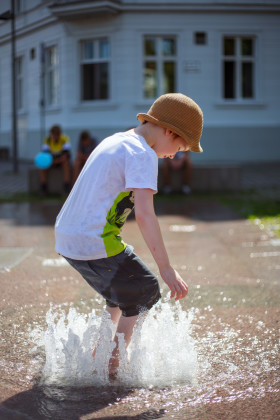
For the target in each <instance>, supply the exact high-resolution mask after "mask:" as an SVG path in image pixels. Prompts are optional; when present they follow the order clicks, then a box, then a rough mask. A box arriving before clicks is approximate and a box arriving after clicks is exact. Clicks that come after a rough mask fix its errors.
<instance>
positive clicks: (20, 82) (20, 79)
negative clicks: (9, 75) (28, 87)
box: [15, 54, 25, 113]
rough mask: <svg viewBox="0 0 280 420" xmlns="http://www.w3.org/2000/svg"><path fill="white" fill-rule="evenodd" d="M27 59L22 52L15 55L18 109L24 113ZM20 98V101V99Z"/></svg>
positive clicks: (18, 111)
mask: <svg viewBox="0 0 280 420" xmlns="http://www.w3.org/2000/svg"><path fill="white" fill-rule="evenodd" d="M19 62H21V71H20V73H19V72H18V63H19ZM24 66H25V59H24V54H20V55H18V56H17V57H15V82H16V86H15V89H16V111H17V113H22V112H23V111H24V110H25V96H24V85H25V80H24V79H25V68H24ZM19 98H20V101H19Z"/></svg>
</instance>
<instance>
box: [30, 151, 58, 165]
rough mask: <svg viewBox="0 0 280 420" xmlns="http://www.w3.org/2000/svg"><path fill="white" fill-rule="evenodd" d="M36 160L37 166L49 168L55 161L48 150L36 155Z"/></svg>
mask: <svg viewBox="0 0 280 420" xmlns="http://www.w3.org/2000/svg"><path fill="white" fill-rule="evenodd" d="M34 162H35V165H36V166H37V168H40V169H48V168H49V167H50V166H51V164H52V162H53V157H52V155H51V154H50V153H48V152H40V153H38V155H36V157H35V160H34Z"/></svg>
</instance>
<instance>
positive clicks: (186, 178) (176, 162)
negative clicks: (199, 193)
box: [162, 152, 192, 195]
mask: <svg viewBox="0 0 280 420" xmlns="http://www.w3.org/2000/svg"><path fill="white" fill-rule="evenodd" d="M180 169H182V170H183V179H182V188H181V191H182V193H183V194H185V195H188V194H190V193H191V188H190V178H191V169H192V162H191V159H190V152H178V153H176V155H175V157H174V159H169V158H166V159H163V163H162V175H163V189H162V191H163V193H164V194H170V193H171V192H172V186H171V172H172V171H177V170H180Z"/></svg>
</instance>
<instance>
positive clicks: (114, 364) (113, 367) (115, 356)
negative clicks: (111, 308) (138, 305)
mask: <svg viewBox="0 0 280 420" xmlns="http://www.w3.org/2000/svg"><path fill="white" fill-rule="evenodd" d="M138 318H139V316H138V315H135V316H129V317H125V316H121V317H120V318H119V322H118V327H117V331H116V335H115V338H114V342H115V343H116V346H115V348H114V350H113V351H112V356H111V358H110V361H109V377H110V379H114V378H115V376H116V374H117V371H118V367H119V356H120V349H119V339H118V335H117V334H124V341H125V346H126V347H127V346H128V345H129V343H130V340H131V336H132V333H133V328H134V326H135V324H136V322H137V320H138Z"/></svg>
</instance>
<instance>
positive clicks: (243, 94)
mask: <svg viewBox="0 0 280 420" xmlns="http://www.w3.org/2000/svg"><path fill="white" fill-rule="evenodd" d="M223 97H224V99H234V100H246V99H254V98H255V39H254V38H253V37H224V39H223Z"/></svg>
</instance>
